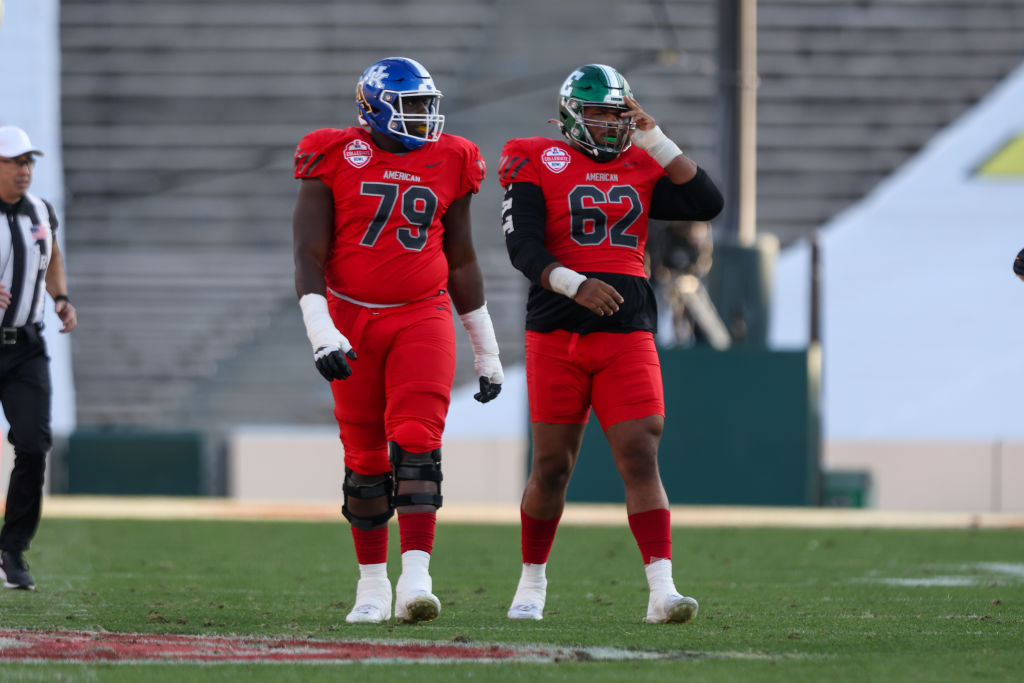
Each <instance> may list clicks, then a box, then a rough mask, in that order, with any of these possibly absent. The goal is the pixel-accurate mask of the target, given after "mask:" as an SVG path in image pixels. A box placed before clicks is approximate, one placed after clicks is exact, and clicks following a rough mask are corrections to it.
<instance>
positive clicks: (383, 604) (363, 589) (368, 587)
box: [345, 577, 391, 624]
mask: <svg viewBox="0 0 1024 683" xmlns="http://www.w3.org/2000/svg"><path fill="white" fill-rule="evenodd" d="M390 618H391V582H390V581H388V579H387V577H384V578H370V579H359V584H358V586H357V587H356V606H355V607H353V608H352V611H351V612H349V613H348V616H346V617H345V621H347V622H348V623H350V624H382V623H384V622H385V621H387V620H388V619H390Z"/></svg>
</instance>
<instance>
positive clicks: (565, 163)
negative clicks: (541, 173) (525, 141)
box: [540, 147, 572, 173]
mask: <svg viewBox="0 0 1024 683" xmlns="http://www.w3.org/2000/svg"><path fill="white" fill-rule="evenodd" d="M540 161H541V163H542V164H544V165H545V166H547V167H548V168H549V169H550V170H551V171H552V172H554V173H561V172H562V171H564V170H565V169H567V168H569V162H570V161H572V157H571V156H569V153H568V152H566V151H565V150H564V149H562V148H561V147H548V148H547V149H546V150H544V152H543V153H542V154H541V155H540Z"/></svg>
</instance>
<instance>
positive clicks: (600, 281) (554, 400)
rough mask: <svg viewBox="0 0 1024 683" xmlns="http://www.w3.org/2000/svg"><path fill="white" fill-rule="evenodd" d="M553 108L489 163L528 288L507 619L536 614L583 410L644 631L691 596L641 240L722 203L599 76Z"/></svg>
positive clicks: (683, 608)
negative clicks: (661, 469)
mask: <svg viewBox="0 0 1024 683" xmlns="http://www.w3.org/2000/svg"><path fill="white" fill-rule="evenodd" d="M558 114H559V121H558V123H559V126H560V129H561V133H562V138H563V139H561V140H553V139H548V138H540V137H535V138H521V139H514V140H509V141H508V142H507V143H506V144H505V148H504V149H503V151H502V156H501V160H500V161H499V167H498V175H499V179H500V181H501V184H502V185H503V186H504V187H505V200H504V203H503V205H502V229H503V230H504V232H505V242H506V246H507V247H508V252H509V256H510V257H511V259H512V264H513V265H514V266H515V267H516V268H518V269H519V270H520V271H522V272H523V274H524V275H526V277H527V278H529V280H530V292H529V296H528V300H527V308H526V379H527V387H528V393H529V399H530V421H531V425H532V432H533V467H532V469H531V471H530V478H529V481H528V482H527V484H526V490H525V492H524V493H523V500H522V507H521V509H520V515H521V519H522V554H523V570H522V575H521V576H520V579H519V586H518V589H517V590H516V594H515V597H514V598H513V600H512V606H511V608H510V609H509V611H508V616H509V618H511V619H541V618H543V613H544V601H545V597H546V591H547V578H546V576H545V571H546V567H547V561H548V555H549V554H550V551H551V546H552V544H553V542H554V538H555V531H556V529H557V527H558V521H559V519H560V518H561V515H562V511H563V508H564V507H565V494H566V490H567V488H568V486H569V478H570V476H571V475H572V471H573V468H574V467H575V466H576V460H577V458H578V456H579V451H580V445H581V442H582V439H583V431H584V428H585V426H586V422H587V419H588V417H589V416H590V409H591V406H593V408H594V412H595V413H596V415H597V417H598V419H599V420H600V422H601V426H602V427H603V429H604V433H605V436H606V437H607V439H608V443H609V445H610V446H611V450H612V454H613V456H614V458H615V464H616V466H617V468H618V470H619V474H620V475H621V476H622V480H623V483H624V485H625V490H626V511H627V514H628V516H629V526H630V529H631V530H632V532H633V536H634V537H635V539H636V542H637V545H638V546H639V547H640V553H641V555H642V557H643V561H644V564H645V568H646V573H647V580H648V584H649V586H650V597H649V600H648V605H647V621H648V622H651V623H662V622H687V621H690V620H691V619H693V617H694V616H696V614H697V601H696V600H694V599H693V598H690V597H685V596H683V595H680V594H679V592H678V591H677V590H676V588H675V584H674V582H673V578H672V560H671V558H672V541H671V533H670V519H669V503H668V498H667V496H666V495H665V489H664V487H663V486H662V482H661V477H660V475H659V473H658V455H657V452H658V442H659V439H660V438H661V432H662V428H663V426H664V419H665V405H664V395H663V391H662V381H661V366H660V364H659V360H658V353H657V350H656V349H655V345H654V336H653V333H654V331H655V325H656V320H657V312H656V304H655V298H654V293H653V291H652V290H651V287H650V285H649V283H648V281H647V277H646V273H645V271H644V244H645V242H646V240H647V221H648V218H649V217H653V218H660V219H668V220H700V221H707V220H710V219H711V218H713V217H714V216H716V215H717V214H718V213H719V211H721V209H722V195H721V193H719V191H718V189H717V188H716V187H715V185H714V183H712V181H711V180H710V179H709V178H708V176H707V174H706V173H705V172H704V171H703V170H702V169H701V168H699V167H698V166H697V164H696V163H694V162H693V161H692V160H691V159H690V158H689V157H687V156H686V155H684V154H683V153H682V152H681V151H680V150H679V147H678V146H676V144H675V143H673V142H672V141H671V140H670V139H669V138H668V137H667V136H665V134H664V133H663V132H662V131H661V129H660V128H659V127H658V126H657V125H656V123H655V120H654V119H653V118H652V117H651V116H650V115H649V114H647V113H645V112H644V111H643V109H642V108H641V107H640V105H639V103H637V101H636V100H635V99H633V96H632V93H631V91H630V88H629V85H628V83H627V82H626V80H625V79H624V78H623V77H622V75H621V74H620V73H619V72H618V71H616V70H615V69H613V68H611V67H609V66H605V65H603V64H587V65H585V66H581V67H580V68H578V69H576V70H575V71H573V72H572V73H571V74H570V75H569V77H568V78H567V79H566V80H565V83H564V84H563V85H562V88H561V91H560V93H559V98H558Z"/></svg>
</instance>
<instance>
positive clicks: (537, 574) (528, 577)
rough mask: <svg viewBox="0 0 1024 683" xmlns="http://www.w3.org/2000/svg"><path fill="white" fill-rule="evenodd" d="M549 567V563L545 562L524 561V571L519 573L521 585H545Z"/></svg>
mask: <svg viewBox="0 0 1024 683" xmlns="http://www.w3.org/2000/svg"><path fill="white" fill-rule="evenodd" d="M547 568H548V563H547V562H545V563H544V564H527V563H525V562H524V563H523V573H522V574H520V575H519V585H520V586H522V585H523V584H527V585H537V584H540V585H545V584H547V581H548V580H547V576H546V573H547Z"/></svg>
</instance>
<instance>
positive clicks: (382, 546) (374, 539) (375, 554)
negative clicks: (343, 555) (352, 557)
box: [352, 526, 388, 564]
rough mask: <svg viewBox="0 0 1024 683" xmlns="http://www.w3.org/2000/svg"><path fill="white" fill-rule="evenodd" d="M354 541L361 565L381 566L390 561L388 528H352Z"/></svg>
mask: <svg viewBox="0 0 1024 683" xmlns="http://www.w3.org/2000/svg"><path fill="white" fill-rule="evenodd" d="M352 540H353V541H354V542H355V546H356V561H357V562H359V564H381V563H382V562H387V561H388V528H387V527H386V526H384V527H381V528H380V529H369V530H367V529H357V528H356V527H352Z"/></svg>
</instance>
